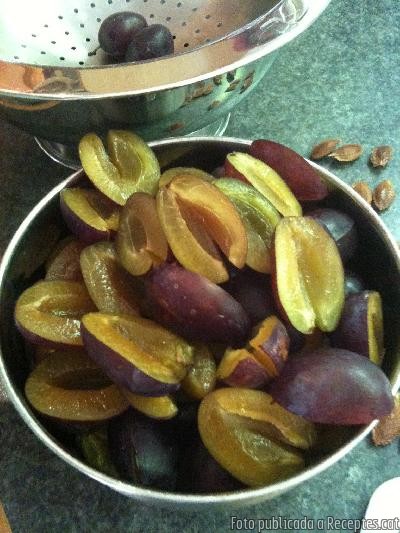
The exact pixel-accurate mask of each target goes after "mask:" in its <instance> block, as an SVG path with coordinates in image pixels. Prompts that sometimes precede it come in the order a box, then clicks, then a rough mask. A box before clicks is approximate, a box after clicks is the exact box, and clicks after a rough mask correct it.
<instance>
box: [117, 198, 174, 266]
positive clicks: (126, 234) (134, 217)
mask: <svg viewBox="0 0 400 533" xmlns="http://www.w3.org/2000/svg"><path fill="white" fill-rule="evenodd" d="M115 244H116V250H117V254H118V257H119V260H120V261H121V264H122V266H123V267H124V268H125V269H126V270H127V271H128V272H130V273H131V274H132V275H133V276H141V275H142V274H145V273H146V272H147V271H148V270H150V268H151V267H152V266H153V265H157V264H159V263H162V262H164V261H165V260H166V259H167V256H168V243H167V240H166V238H165V236H164V232H163V229H162V227H161V224H160V221H159V218H158V215H157V208H156V201H155V199H154V198H153V197H152V196H151V195H150V194H147V193H143V192H137V193H134V194H132V196H131V197H130V198H129V199H128V201H127V202H126V204H125V205H124V207H123V208H122V212H121V216H120V224H119V229H118V233H117V239H116V243H115Z"/></svg>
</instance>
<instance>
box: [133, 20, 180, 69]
mask: <svg viewBox="0 0 400 533" xmlns="http://www.w3.org/2000/svg"><path fill="white" fill-rule="evenodd" d="M173 53H174V38H173V36H172V33H171V32H170V31H169V29H168V28H167V27H166V26H164V25H163V24H151V25H150V26H147V27H145V28H142V29H140V30H139V31H137V32H136V33H135V35H134V37H133V39H132V40H131V42H130V43H129V45H128V47H127V50H126V53H125V61H128V62H129V61H142V60H146V59H156V58H157V57H162V56H165V55H168V54H173Z"/></svg>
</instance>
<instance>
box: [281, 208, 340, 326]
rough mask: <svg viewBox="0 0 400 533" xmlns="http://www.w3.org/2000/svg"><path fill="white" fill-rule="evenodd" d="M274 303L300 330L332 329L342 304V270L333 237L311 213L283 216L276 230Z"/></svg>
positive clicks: (336, 322) (335, 324)
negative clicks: (275, 293)
mask: <svg viewBox="0 0 400 533" xmlns="http://www.w3.org/2000/svg"><path fill="white" fill-rule="evenodd" d="M272 280H273V281H274V283H275V287H276V292H277V303H278V304H279V305H280V306H281V307H282V308H283V313H284V314H286V317H287V318H288V320H289V321H290V322H291V324H292V325H293V326H294V327H295V328H296V329H297V330H299V331H300V332H302V333H305V334H307V333H311V332H312V331H313V330H314V328H315V327H318V328H319V329H321V330H322V331H326V332H330V331H333V330H334V329H335V328H336V326H337V324H338V322H339V319H340V315H341V312H342V308H343V304H344V271H343V264H342V260H341V258H340V255H339V251H338V249H337V246H336V244H335V241H334V240H333V239H332V237H331V236H330V235H329V234H328V233H327V231H326V230H325V229H323V228H322V226H321V225H320V224H319V223H318V222H316V221H315V220H314V219H312V218H311V217H285V218H283V219H282V220H281V221H280V222H279V224H278V226H277V228H276V232H275V271H274V273H273V276H272Z"/></svg>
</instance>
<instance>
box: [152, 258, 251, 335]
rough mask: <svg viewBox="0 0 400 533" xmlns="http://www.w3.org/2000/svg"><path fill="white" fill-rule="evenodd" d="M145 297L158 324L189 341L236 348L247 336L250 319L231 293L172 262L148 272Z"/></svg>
mask: <svg viewBox="0 0 400 533" xmlns="http://www.w3.org/2000/svg"><path fill="white" fill-rule="evenodd" d="M146 298H147V300H148V303H149V308H150V310H151V312H152V315H153V317H154V319H155V320H157V322H159V323H160V324H163V325H164V326H165V327H167V328H171V329H172V330H173V331H176V332H177V333H178V334H180V335H182V336H183V337H185V338H187V339H189V340H191V341H204V342H225V343H230V344H231V345H237V343H240V342H243V340H244V339H245V338H246V337H247V335H248V333H249V329H250V321H249V318H248V316H247V314H246V312H245V311H244V309H243V307H242V306H241V305H240V304H239V303H238V302H237V301H236V300H234V298H232V296H231V295H230V294H228V293H227V292H226V291H224V289H222V288H221V287H219V286H218V285H216V284H215V283H212V282H211V281H209V280H208V279H207V278H205V277H203V276H200V275H199V274H196V273H194V272H190V271H189V270H186V269H185V268H183V267H181V266H179V265H177V264H175V263H165V264H163V265H161V266H159V267H158V268H155V269H153V270H152V271H151V272H150V274H149V275H148V277H147V279H146Z"/></svg>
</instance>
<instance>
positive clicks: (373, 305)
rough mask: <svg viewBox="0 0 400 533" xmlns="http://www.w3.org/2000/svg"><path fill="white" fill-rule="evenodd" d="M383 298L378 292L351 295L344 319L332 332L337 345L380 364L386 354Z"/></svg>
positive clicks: (345, 308)
mask: <svg viewBox="0 0 400 533" xmlns="http://www.w3.org/2000/svg"><path fill="white" fill-rule="evenodd" d="M383 336H384V335H383V312H382V299H381V296H380V294H379V292H377V291H362V292H359V293H356V294H350V295H349V296H348V297H347V298H346V301H345V304H344V308H343V313H342V316H341V318H340V322H339V324H338V327H337V328H336V329H335V331H334V332H333V333H332V334H331V335H330V340H331V342H332V345H333V346H336V347H338V348H344V349H345V350H350V351H352V352H357V353H359V354H360V355H365V356H366V357H369V359H370V360H371V361H372V362H373V363H376V364H377V365H380V364H381V363H382V360H383V356H384V354H385V348H384V341H383Z"/></svg>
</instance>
